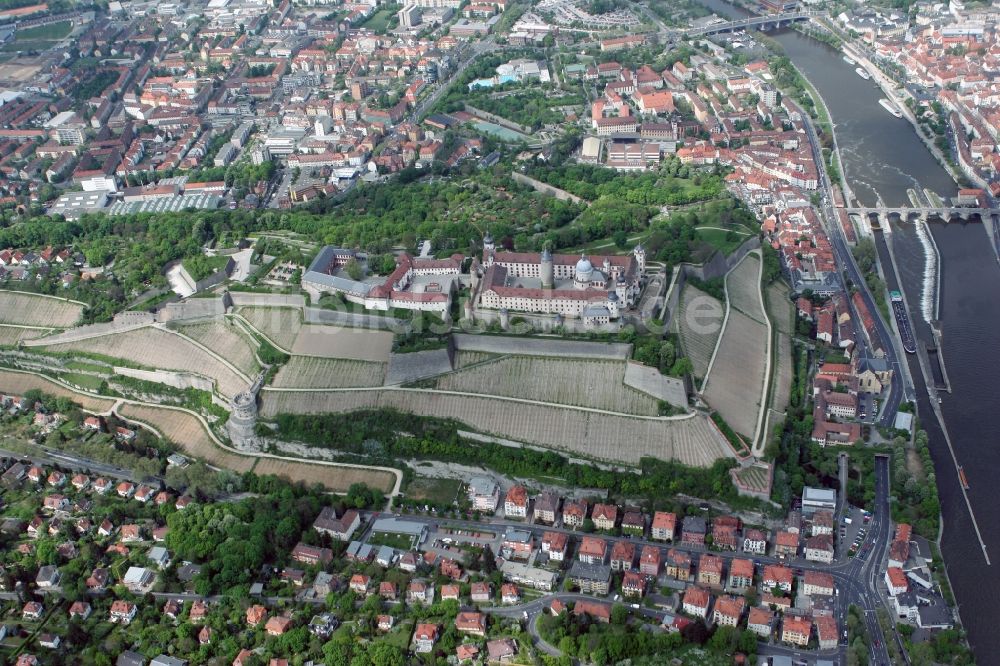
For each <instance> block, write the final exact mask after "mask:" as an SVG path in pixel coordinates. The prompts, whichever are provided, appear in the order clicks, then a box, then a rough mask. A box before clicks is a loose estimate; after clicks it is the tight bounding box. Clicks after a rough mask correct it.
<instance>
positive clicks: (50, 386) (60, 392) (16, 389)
mask: <svg viewBox="0 0 1000 666" xmlns="http://www.w3.org/2000/svg"><path fill="white" fill-rule="evenodd" d="M31 390H38V391H41V392H42V393H48V394H49V395H54V396H56V397H57V398H69V399H70V400H72V401H73V402H75V403H77V404H78V405H80V406H81V407H82V408H83V409H86V410H88V411H91V412H104V411H107V410H109V409H111V407H112V406H114V404H115V401H114V400H109V399H107V398H94V397H92V396H89V395H82V394H80V393H77V392H76V391H71V390H70V389H68V388H66V387H64V386H62V385H60V384H57V383H55V382H54V381H51V380H49V379H46V378H45V377H39V376H38V375H30V374H28V373H24V372H14V371H13V370H0V393H6V394H10V395H24V394H25V392H27V391H31Z"/></svg>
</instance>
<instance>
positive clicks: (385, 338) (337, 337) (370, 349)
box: [291, 324, 393, 363]
mask: <svg viewBox="0 0 1000 666" xmlns="http://www.w3.org/2000/svg"><path fill="white" fill-rule="evenodd" d="M392 338H393V334H392V333H390V332H389V331H375V330H370V329H366V328H347V327H344V326H322V325H318V324H317V325H314V324H309V325H306V326H303V327H302V328H300V329H299V332H298V335H297V336H296V338H295V342H294V343H293V344H292V348H291V351H292V353H293V354H303V355H306V356H322V357H325V358H348V359H353V360H355V361H376V362H379V363H384V362H386V361H388V360H389V353H390V352H392Z"/></svg>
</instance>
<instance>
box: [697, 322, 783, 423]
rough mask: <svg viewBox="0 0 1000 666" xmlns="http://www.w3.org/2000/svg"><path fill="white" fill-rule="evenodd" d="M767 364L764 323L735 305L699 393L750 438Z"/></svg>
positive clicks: (758, 407) (759, 406)
mask: <svg viewBox="0 0 1000 666" xmlns="http://www.w3.org/2000/svg"><path fill="white" fill-rule="evenodd" d="M766 367H767V326H765V325H764V324H762V323H760V322H759V321H756V320H754V319H751V318H750V317H748V316H747V315H745V314H743V313H742V312H739V311H737V310H735V309H733V310H730V311H729V319H728V321H727V322H726V330H725V331H724V332H723V334H722V342H721V343H720V344H719V351H718V353H717V354H716V357H715V362H714V363H713V364H712V371H711V373H710V375H709V376H708V378H707V379H706V388H703V389H702V395H703V396H704V398H705V401H706V402H708V404H709V405H711V406H712V407H713V408H714V409H716V410H718V412H719V413H720V414H722V418H724V419H725V420H726V422H727V423H728V424H729V425H730V426H731V427H732V428H733V430H735V431H736V432H738V433H739V434H741V435H744V436H745V437H749V438H751V439H752V438H753V437H754V433H755V430H756V428H757V414H758V413H759V411H760V408H761V405H760V400H761V393H762V391H763V387H764V374H765V370H766Z"/></svg>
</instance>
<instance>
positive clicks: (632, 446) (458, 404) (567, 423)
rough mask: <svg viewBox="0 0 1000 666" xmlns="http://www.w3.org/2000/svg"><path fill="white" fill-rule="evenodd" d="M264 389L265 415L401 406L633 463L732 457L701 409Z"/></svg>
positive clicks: (702, 463) (698, 463) (699, 461)
mask: <svg viewBox="0 0 1000 666" xmlns="http://www.w3.org/2000/svg"><path fill="white" fill-rule="evenodd" d="M262 395H263V399H262V400H263V402H262V408H261V414H262V415H263V416H264V417H265V418H271V417H274V416H275V415H276V414H279V413H282V412H290V413H297V414H322V413H329V412H336V413H349V412H353V411H357V410H361V409H378V408H393V409H398V410H400V411H404V412H410V413H412V414H417V415H419V416H434V417H438V418H445V419H455V420H456V421H460V422H462V423H464V424H466V425H468V426H469V427H470V428H472V429H474V430H477V431H479V432H484V433H489V434H491V435H496V436H498V437H504V438H507V439H511V440H514V441H521V442H526V443H529V444H537V445H539V446H545V447H549V448H553V449H558V450H561V451H564V452H567V453H572V454H577V455H584V456H588V457H592V458H598V459H601V460H607V461H610V462H615V463H620V464H627V465H637V464H638V463H639V461H640V459H641V458H642V457H644V456H652V457H655V458H659V459H662V460H671V459H673V460H677V461H679V462H682V463H684V464H687V465H693V466H698V467H707V466H710V465H711V464H712V463H713V462H714V461H715V460H717V459H719V458H725V457H730V456H731V455H732V454H731V452H730V449H729V446H728V445H727V444H726V443H725V441H723V440H722V438H721V437H720V436H719V435H718V433H717V432H716V431H715V429H714V428H713V427H712V425H711V424H709V423H708V419H707V417H705V416H703V415H701V414H697V415H694V416H691V417H689V418H684V419H675V420H666V419H638V418H634V417H631V416H618V415H612V414H601V413H596V412H585V411H581V410H576V409H570V408H565V407H548V406H542V405H533V404H530V403H514V402H510V401H505V400H496V399H493V398H489V397H478V396H460V395H447V394H440V393H431V392H426V391H400V390H373V391H336V392H322V391H316V392H303V393H289V392H279V391H268V390H267V389H266V388H265V389H264V391H263V392H262Z"/></svg>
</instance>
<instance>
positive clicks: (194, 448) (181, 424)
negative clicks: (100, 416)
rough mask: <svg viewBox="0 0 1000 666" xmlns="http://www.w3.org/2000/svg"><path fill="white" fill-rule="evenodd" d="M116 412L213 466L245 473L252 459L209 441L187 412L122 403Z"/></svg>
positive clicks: (198, 424) (195, 419) (201, 428)
mask: <svg viewBox="0 0 1000 666" xmlns="http://www.w3.org/2000/svg"><path fill="white" fill-rule="evenodd" d="M118 415H119V416H121V417H122V418H123V419H125V420H135V421H138V422H139V423H145V424H147V425H150V426H152V427H154V428H156V430H157V431H158V432H159V433H160V434H161V435H163V436H164V437H165V438H167V439H169V440H170V441H171V442H173V443H174V444H175V445H177V447H178V448H180V449H181V450H183V451H184V453H186V454H188V455H190V456H194V457H195V458H198V459H200V460H203V461H204V462H205V463H207V464H209V465H212V466H213V467H220V468H224V469H231V470H233V471H234V472H247V471H249V470H250V468H251V467H253V463H254V459H253V458H251V457H250V456H241V455H238V454H236V453H230V452H229V451H226V450H225V449H223V448H222V447H220V446H218V445H217V444H216V443H215V442H213V441H212V438H211V437H209V436H208V433H207V432H206V431H205V426H203V425H202V423H201V421H199V420H198V419H197V418H195V417H194V416H193V415H191V414H188V413H187V412H182V411H180V410H178V409H170V408H168V407H153V406H151V405H133V404H128V403H126V404H123V405H121V406H120V407H119V408H118Z"/></svg>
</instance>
